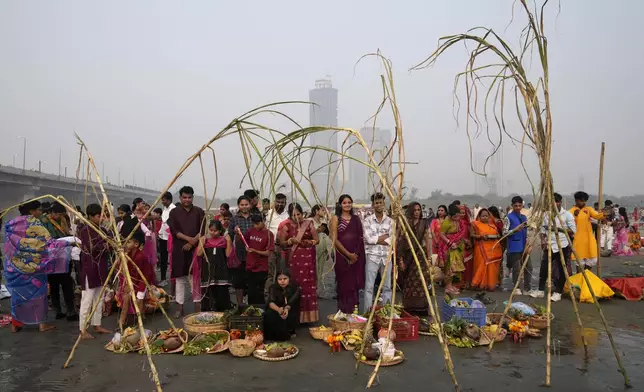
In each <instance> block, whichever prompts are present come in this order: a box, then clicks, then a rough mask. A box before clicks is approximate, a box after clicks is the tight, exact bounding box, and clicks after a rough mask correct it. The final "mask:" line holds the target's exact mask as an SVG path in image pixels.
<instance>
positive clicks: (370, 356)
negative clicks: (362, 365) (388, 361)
mask: <svg viewBox="0 0 644 392" xmlns="http://www.w3.org/2000/svg"><path fill="white" fill-rule="evenodd" d="M362 355H364V356H365V358H367V360H369V361H375V360H377V359H378V357H380V350H378V349H377V348H373V347H365V349H364V351H363V352H362Z"/></svg>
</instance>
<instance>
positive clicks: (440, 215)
mask: <svg viewBox="0 0 644 392" xmlns="http://www.w3.org/2000/svg"><path fill="white" fill-rule="evenodd" d="M445 218H447V207H446V206H444V205H440V206H438V210H436V219H433V220H432V223H431V225H430V230H431V232H432V253H434V254H438V248H439V246H440V245H439V244H440V242H441V241H442V238H441V223H443V221H444V220H445Z"/></svg>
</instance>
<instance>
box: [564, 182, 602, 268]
mask: <svg viewBox="0 0 644 392" xmlns="http://www.w3.org/2000/svg"><path fill="white" fill-rule="evenodd" d="M587 202H588V194H587V193H586V192H581V191H580V192H577V193H575V206H574V207H573V208H571V209H570V213H571V214H572V215H573V216H574V217H575V224H576V225H577V233H576V234H575V238H574V240H573V242H572V247H573V250H574V252H573V255H572V259H573V260H575V259H578V260H579V261H580V262H581V264H582V265H585V266H586V267H593V266H595V265H596V264H597V240H596V239H595V236H594V235H593V227H592V224H591V222H590V219H591V218H593V219H597V220H601V219H604V214H602V213H600V212H597V211H595V209H594V208H592V207H588V206H587V205H586V203H587Z"/></svg>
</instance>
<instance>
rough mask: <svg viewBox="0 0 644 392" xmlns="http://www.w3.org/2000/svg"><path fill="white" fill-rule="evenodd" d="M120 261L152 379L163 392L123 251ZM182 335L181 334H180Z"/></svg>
mask: <svg viewBox="0 0 644 392" xmlns="http://www.w3.org/2000/svg"><path fill="white" fill-rule="evenodd" d="M118 253H119V259H120V260H121V263H122V264H121V267H122V269H121V270H122V271H123V274H124V275H125V282H126V284H127V287H128V290H129V292H130V293H129V294H130V300H131V301H132V303H133V305H134V311H135V313H136V321H137V323H138V326H139V333H140V334H141V340H142V341H143V347H144V349H145V354H146V356H147V358H148V363H149V364H150V371H151V372H152V377H153V380H154V385H155V386H156V389H157V392H163V388H161V381H160V379H159V373H158V372H157V368H156V366H155V365H154V361H152V353H151V352H150V345H149V344H148V339H147V338H146V334H145V328H144V327H143V318H142V317H141V310H140V309H139V305H138V303H137V300H136V292H135V290H134V284H132V276H131V275H130V268H129V266H128V264H129V263H128V261H127V257H126V255H125V252H124V251H123V249H120V250H119V252H118ZM121 311H122V312H127V311H128V309H121ZM179 335H181V334H179ZM182 340H183V339H182Z"/></svg>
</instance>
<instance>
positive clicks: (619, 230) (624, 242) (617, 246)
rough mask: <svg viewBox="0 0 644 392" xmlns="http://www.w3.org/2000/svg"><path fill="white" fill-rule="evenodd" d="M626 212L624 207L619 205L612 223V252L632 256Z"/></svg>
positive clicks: (616, 254)
mask: <svg viewBox="0 0 644 392" xmlns="http://www.w3.org/2000/svg"><path fill="white" fill-rule="evenodd" d="M628 227H629V221H628V213H627V212H626V208H625V207H619V217H618V218H617V220H616V221H615V222H614V223H613V230H614V231H615V239H614V241H613V254H614V255H615V256H633V250H632V249H631V246H630V244H629V241H628Z"/></svg>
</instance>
